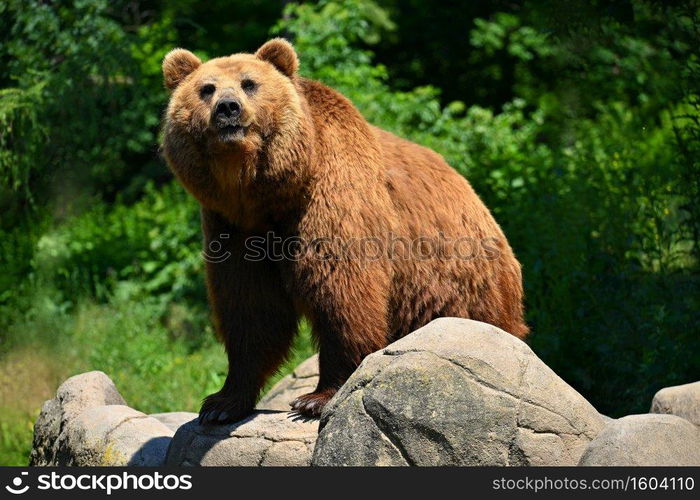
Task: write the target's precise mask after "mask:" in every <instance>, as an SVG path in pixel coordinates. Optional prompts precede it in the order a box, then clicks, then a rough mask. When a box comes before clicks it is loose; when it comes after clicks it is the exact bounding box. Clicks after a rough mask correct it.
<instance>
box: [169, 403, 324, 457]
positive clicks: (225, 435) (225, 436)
mask: <svg viewBox="0 0 700 500" xmlns="http://www.w3.org/2000/svg"><path fill="white" fill-rule="evenodd" d="M317 434H318V420H309V419H303V418H301V417H298V416H295V415H293V414H291V413H289V412H283V411H273V410H256V411H255V412H254V413H253V415H251V416H250V417H248V418H246V419H244V420H242V421H240V422H237V423H235V424H229V425H217V426H201V425H199V424H198V423H197V421H196V420H193V421H192V422H189V423H187V424H185V425H183V426H182V427H180V428H179V429H178V431H177V432H176V433H175V437H174V438H173V441H172V444H171V445H170V449H169V451H168V456H167V458H166V461H165V465H176V466H183V465H213V466H217V465H218V466H252V465H263V466H264V465H273V466H304V465H309V463H310V462H311V454H312V452H313V448H314V443H315V442H316V436H317Z"/></svg>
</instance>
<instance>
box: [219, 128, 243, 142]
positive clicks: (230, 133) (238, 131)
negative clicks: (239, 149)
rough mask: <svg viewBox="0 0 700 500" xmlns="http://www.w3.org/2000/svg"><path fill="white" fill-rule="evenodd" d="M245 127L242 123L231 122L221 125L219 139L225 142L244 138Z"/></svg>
mask: <svg viewBox="0 0 700 500" xmlns="http://www.w3.org/2000/svg"><path fill="white" fill-rule="evenodd" d="M244 135H245V129H244V127H243V125H241V124H235V125H233V124H231V125H225V126H223V127H219V139H220V140H221V141H223V142H233V141H237V140H239V139H242V138H243V136H244Z"/></svg>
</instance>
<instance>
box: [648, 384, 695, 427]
mask: <svg viewBox="0 0 700 500" xmlns="http://www.w3.org/2000/svg"><path fill="white" fill-rule="evenodd" d="M649 411H650V412H651V413H666V414H670V415H677V416H679V417H682V418H684V419H686V420H687V421H689V422H691V423H693V424H695V425H700V382H693V383H692V384H684V385H676V386H673V387H666V388H664V389H661V390H660V391H659V392H657V393H656V395H655V396H654V399H653V400H652V402H651V410H649Z"/></svg>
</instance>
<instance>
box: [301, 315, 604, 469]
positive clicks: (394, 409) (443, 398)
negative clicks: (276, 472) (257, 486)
mask: <svg viewBox="0 0 700 500" xmlns="http://www.w3.org/2000/svg"><path fill="white" fill-rule="evenodd" d="M604 425H605V420H604V418H603V417H602V416H601V415H600V414H599V413H598V412H597V411H596V410H595V408H593V407H592V406H591V405H590V404H589V403H588V402H587V401H586V400H585V399H584V398H583V397H582V396H581V395H580V394H579V393H578V392H576V391H575V390H574V389H573V388H571V387H570V386H569V385H567V384H566V383H565V382H564V381H563V380H562V379H561V378H559V377H558V376H557V375H556V374H555V373H554V372H553V371H552V370H551V369H549V368H548V367H547V366H546V365H545V364H544V363H543V362H542V361H541V360H540V359H539V358H538V357H537V356H535V354H534V353H533V352H532V351H531V350H530V348H529V347H528V346H527V345H526V344H525V343H524V342H522V341H520V340H518V339H517V338H515V337H513V336H512V335H509V334H508V333H506V332H504V331H502V330H499V329H498V328H496V327H494V326H491V325H488V324H485V323H480V322H477V321H471V320H465V319H457V318H442V319H438V320H435V321H433V322H432V323H430V324H429V325H427V326H425V327H423V328H421V329H419V330H417V331H415V332H413V333H412V334H410V335H408V336H407V337H404V338H402V339H400V340H398V341H397V342H394V343H393V344H391V345H390V346H388V347H387V348H385V349H382V350H381V351H378V352H376V353H374V354H372V355H370V356H368V357H367V358H366V359H365V361H364V362H363V363H362V365H361V366H360V367H359V368H358V369H357V370H356V371H355V373H354V374H353V375H352V377H351V378H350V379H349V380H348V382H347V383H346V384H345V385H344V386H343V387H342V388H341V390H340V391H339V392H338V394H336V396H335V397H334V398H333V399H332V400H331V402H330V403H329V404H328V405H327V407H326V408H325V410H324V412H323V414H322V417H321V427H320V434H319V437H318V440H317V444H316V448H315V451H314V455H313V460H312V464H313V465H575V464H576V463H577V462H578V461H579V458H580V457H581V454H582V453H583V451H584V449H585V448H586V446H587V445H588V443H589V442H590V441H591V440H592V439H593V438H595V436H596V435H597V434H598V433H599V432H600V431H601V430H602V428H603V427H604Z"/></svg>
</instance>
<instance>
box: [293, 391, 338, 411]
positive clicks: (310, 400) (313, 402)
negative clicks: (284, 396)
mask: <svg viewBox="0 0 700 500" xmlns="http://www.w3.org/2000/svg"><path fill="white" fill-rule="evenodd" d="M336 392H337V390H336V389H324V390H322V391H314V392H310V393H308V394H304V395H303V396H299V397H298V398H296V399H295V400H294V401H292V403H291V406H292V410H294V411H295V412H297V413H299V414H301V415H304V416H305V417H313V418H318V417H320V416H321V411H322V410H323V407H324V406H326V403H328V401H330V399H331V398H332V397H333V396H334V395H335V393H336Z"/></svg>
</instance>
